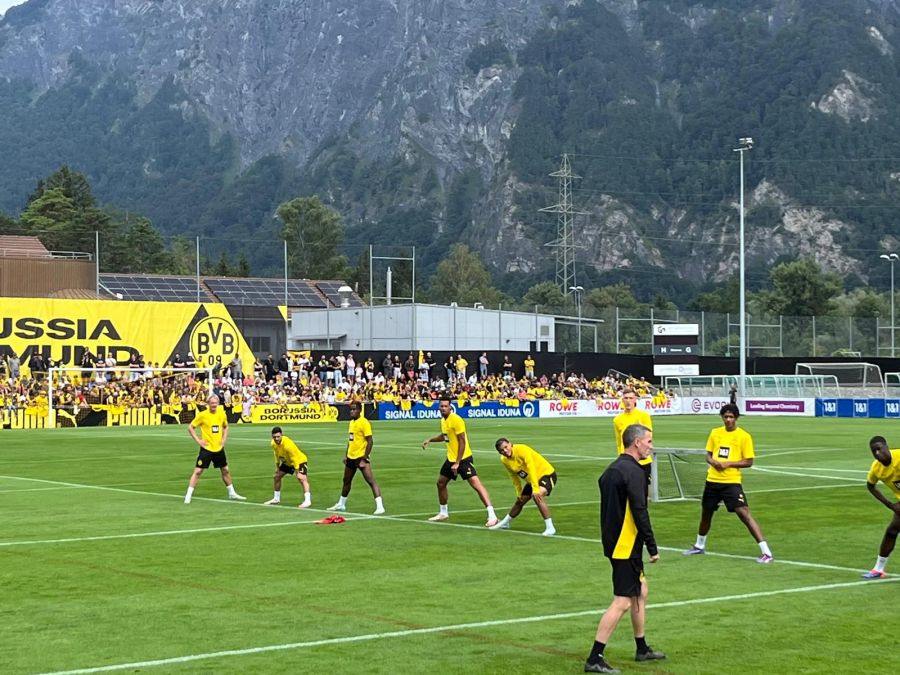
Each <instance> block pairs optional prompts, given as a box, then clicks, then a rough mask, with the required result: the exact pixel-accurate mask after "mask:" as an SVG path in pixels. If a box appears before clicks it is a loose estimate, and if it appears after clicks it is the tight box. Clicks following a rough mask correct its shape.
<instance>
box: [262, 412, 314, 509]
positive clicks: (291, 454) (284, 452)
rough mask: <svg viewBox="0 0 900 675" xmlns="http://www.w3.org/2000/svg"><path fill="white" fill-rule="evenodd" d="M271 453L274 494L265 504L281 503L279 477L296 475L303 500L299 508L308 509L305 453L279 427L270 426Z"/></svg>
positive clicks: (308, 493) (306, 460) (310, 495)
mask: <svg viewBox="0 0 900 675" xmlns="http://www.w3.org/2000/svg"><path fill="white" fill-rule="evenodd" d="M272 453H273V454H274V455H275V475H274V476H273V478H272V480H273V482H274V490H273V492H274V494H273V495H272V499H270V500H269V501H267V502H265V505H266V506H274V505H276V504H280V503H281V479H282V478H284V477H285V476H288V475H293V476H296V477H297V482H298V483H300V485H302V486H303V502H302V503H301V504H300V506H299V508H301V509H308V508H309V507H310V506H312V494H311V493H310V491H309V478H307V474H308V473H309V470H308V467H307V463H308V461H309V460H308V459H307V457H306V454H305V453H304V452H303V451H302V450H301V449H300V448H298V447H297V444H296V443H294V441H292V440H291V439H290V438H288V437H287V436H285V435H284V432H283V431H282V430H281V427H273V428H272Z"/></svg>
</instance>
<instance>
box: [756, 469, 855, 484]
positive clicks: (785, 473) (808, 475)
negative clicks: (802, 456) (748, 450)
mask: <svg viewBox="0 0 900 675" xmlns="http://www.w3.org/2000/svg"><path fill="white" fill-rule="evenodd" d="M753 468H754V469H755V470H756V471H761V472H763V473H776V474H779V475H782V476H793V477H794V478H821V479H822V480H840V481H846V480H850V478H849V476H825V475H822V474H816V473H797V472H796V471H782V470H780V469H770V468H768V467H763V466H755V467H753Z"/></svg>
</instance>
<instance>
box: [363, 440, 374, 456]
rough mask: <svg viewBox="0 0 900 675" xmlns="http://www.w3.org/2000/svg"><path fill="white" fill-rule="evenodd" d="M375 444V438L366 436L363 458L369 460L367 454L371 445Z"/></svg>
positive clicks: (370, 449) (370, 451)
mask: <svg viewBox="0 0 900 675" xmlns="http://www.w3.org/2000/svg"><path fill="white" fill-rule="evenodd" d="M373 445H375V439H374V438H372V436H366V454H365V455H364V456H363V459H364V460H366V461H367V462H368V461H369V455H371V454H372V446H373Z"/></svg>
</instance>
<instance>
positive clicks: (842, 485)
mask: <svg viewBox="0 0 900 675" xmlns="http://www.w3.org/2000/svg"><path fill="white" fill-rule="evenodd" d="M845 480H849V479H845ZM846 487H862V483H860V482H859V481H858V480H854V481H853V482H852V483H840V484H838V485H804V486H803V487H783V488H766V489H765V490H757V489H755V488H754V490H753V494H759V493H760V492H796V491H798V490H831V489H833V488H846Z"/></svg>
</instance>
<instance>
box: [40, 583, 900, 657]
mask: <svg viewBox="0 0 900 675" xmlns="http://www.w3.org/2000/svg"><path fill="white" fill-rule="evenodd" d="M896 581H900V577H893V578H890V579H882V580H876V581H848V582H844V583H836V584H822V585H818V586H800V587H795V588H783V589H780V590H774V591H759V592H757V593H741V594H737V595H720V596H715V597H708V598H693V599H691V600H674V601H671V602H659V603H650V604H648V605H647V609H666V608H671V607H686V606H689V605H706V604H712V603H717V602H734V601H740V600H753V599H756V598H766V597H771V596H777V595H787V594H793V593H815V592H818V591H829V590H833V589H838V588H853V587H855V586H877V585H879V584H886V583H892V582H896ZM603 611H604V610H598V609H587V610H582V611H578V612H564V613H559V614H544V615H540V616H523V617H515V618H512V619H493V620H489V621H474V622H469V623H457V624H449V625H445V626H431V627H428V628H411V629H407V630H395V631H386V632H382V633H366V634H362V635H347V636H344V637H335V638H326V639H322V640H309V641H306V642H287V643H284V644H277V645H263V646H261V647H246V648H243V649H227V650H222V651H218V652H206V653H201V654H190V655H187V656H173V657H169V658H163V659H153V660H150V661H135V662H132V663H117V664H113V665H107V666H95V667H92V668H79V669H75V670H63V671H56V672H53V673H44V674H43V675H87V674H88V673H107V672H112V671H117V670H137V669H140V668H152V667H155V666H169V665H174V664H179V663H193V662H196V661H205V660H209V659H219V658H225V657H229V656H232V657H233V656H248V655H251V654H265V653H271V652H280V651H287V650H293V649H309V648H312V647H320V646H323V645H339V644H350V643H357V642H371V641H381V640H389V639H393V638H404V637H410V636H414V635H430V634H434V633H444V632H452V631H461V630H477V629H480V628H493V627H495V626H510V625H515V624H525V623H537V622H541V621H555V620H559V619H577V618H582V617H588V616H600V615H601V614H603Z"/></svg>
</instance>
